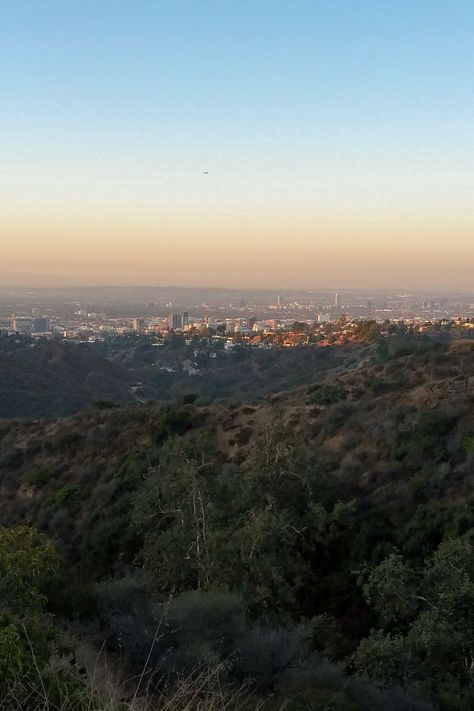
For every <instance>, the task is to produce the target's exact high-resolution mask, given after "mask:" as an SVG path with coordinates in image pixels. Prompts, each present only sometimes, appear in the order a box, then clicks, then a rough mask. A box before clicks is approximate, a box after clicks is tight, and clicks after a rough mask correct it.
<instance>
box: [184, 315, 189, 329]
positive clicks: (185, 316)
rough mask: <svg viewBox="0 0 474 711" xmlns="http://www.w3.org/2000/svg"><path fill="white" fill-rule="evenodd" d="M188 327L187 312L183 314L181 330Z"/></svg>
mask: <svg viewBox="0 0 474 711" xmlns="http://www.w3.org/2000/svg"><path fill="white" fill-rule="evenodd" d="M188 326H189V314H188V312H187V311H185V312H184V313H183V328H187V327H188Z"/></svg>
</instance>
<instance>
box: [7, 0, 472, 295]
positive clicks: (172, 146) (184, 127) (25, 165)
mask: <svg viewBox="0 0 474 711" xmlns="http://www.w3.org/2000/svg"><path fill="white" fill-rule="evenodd" d="M473 28H474V8H473V6H472V5H471V4H470V3H468V2H466V1H465V0H458V1H457V2H455V3H453V4H452V5H450V6H449V7H448V6H447V5H446V3H443V2H441V1H439V2H438V1H431V2H428V1H425V0H421V1H419V2H417V3H415V4H413V3H407V2H401V3H396V4H395V3H390V4H384V6H383V7H382V6H381V5H380V4H378V3H375V2H374V1H373V0H363V1H361V2H360V3H357V4H355V3H350V2H349V1H348V0H342V1H341V2H340V3H337V4H329V3H323V2H309V0H302V1H301V2H300V3H298V4H297V6H296V7H295V6H294V4H290V3H288V2H285V1H283V0H279V1H277V2H271V3H270V2H267V1H262V2H257V3H254V2H252V3H251V2H248V1H245V2H242V3H238V4H237V3H235V4H234V3H229V4H225V5H224V4H223V3H218V2H213V1H211V0H203V1H202V2H200V3H194V2H190V1H185V0H178V1H177V2H173V3H171V2H159V3H151V2H147V1H145V0H141V1H139V2H135V3H133V4H132V3H130V2H124V3H120V7H118V6H117V4H116V3H114V2H110V1H105V2H103V3H100V6H97V5H96V4H95V3H92V2H91V0H87V1H86V2H83V3H81V4H80V5H77V6H75V7H73V6H72V5H71V4H70V3H60V2H57V1H56V0H47V1H46V2H44V3H42V4H40V5H38V4H37V3H34V2H31V1H28V0H20V1H19V2H17V3H15V4H11V5H10V6H9V7H8V8H3V9H2V30H1V33H2V42H1V43H0V57H1V59H2V63H3V65H4V66H6V67H8V68H9V71H8V72H4V74H3V76H2V78H1V79H0V91H1V95H2V98H3V105H4V111H3V112H2V117H0V144H1V150H2V156H3V157H2V168H1V169H0V233H1V247H0V250H1V251H0V258H1V264H2V267H1V271H2V272H4V273H5V274H6V275H9V276H7V281H8V279H10V280H11V282H12V283H13V284H14V283H15V279H17V283H26V282H25V281H24V279H23V277H21V276H18V275H25V274H30V275H31V280H30V284H31V285H34V286H36V285H39V284H41V285H55V284H64V285H68V284H74V285H76V284H83V285H99V284H117V285H140V284H147V285H148V284H149V285H155V284H161V285H166V284H178V285H184V286H209V287H211V286H220V287H239V286H240V287H244V288H254V287H258V286H261V287H265V288H295V287H300V288H314V287H319V288H335V289H342V288H343V287H347V288H362V287H371V288H382V287H389V288H397V289H398V288H400V289H402V288H403V289H437V290H439V291H447V290H453V289H456V290H459V291H470V290H471V289H472V277H471V270H470V264H471V263H472V260H473V259H474V240H473V239H472V234H473V228H474V210H473V207H472V206H473V204H474V203H473V199H472V198H473V195H474V178H473V171H472V165H473V158H474V136H473V135H472V131H471V130H470V124H471V121H470V119H471V117H472V114H473V110H474V99H473V97H472V92H471V76H470V74H471V72H470V67H471V66H472V61H473V60H474V45H473V44H472V42H471V37H472V29H473ZM15 275H17V276H15Z"/></svg>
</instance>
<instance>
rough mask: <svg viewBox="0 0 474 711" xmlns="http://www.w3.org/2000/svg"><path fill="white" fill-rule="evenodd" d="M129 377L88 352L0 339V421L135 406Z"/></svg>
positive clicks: (47, 343) (60, 345)
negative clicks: (102, 405) (103, 405)
mask: <svg viewBox="0 0 474 711" xmlns="http://www.w3.org/2000/svg"><path fill="white" fill-rule="evenodd" d="M132 384H133V379H132V377H131V375H130V373H129V372H128V371H127V370H126V369H124V368H122V367H120V366H119V365H117V364H112V363H109V362H108V361H106V360H104V359H103V358H101V357H99V356H96V355H94V354H93V353H92V352H91V351H90V350H89V349H88V348H87V347H81V346H78V345H70V344H68V343H65V342H61V341H39V342H37V341H30V340H29V339H24V340H17V339H12V338H1V339H0V417H5V418H8V417H41V416H43V417H48V416H54V415H59V414H67V413H72V412H76V411H77V410H79V409H81V408H83V407H85V406H86V405H89V404H91V403H92V402H94V401H96V400H100V399H108V400H114V401H117V402H127V401H133V400H134V397H133V395H132V391H131V386H132Z"/></svg>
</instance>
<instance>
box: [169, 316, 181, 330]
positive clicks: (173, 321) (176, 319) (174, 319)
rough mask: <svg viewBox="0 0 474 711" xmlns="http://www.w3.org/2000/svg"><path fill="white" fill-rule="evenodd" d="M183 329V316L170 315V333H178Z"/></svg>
mask: <svg viewBox="0 0 474 711" xmlns="http://www.w3.org/2000/svg"><path fill="white" fill-rule="evenodd" d="M182 327H183V317H182V316H181V314H170V315H169V316H168V328H169V330H170V331H177V330H178V329H181V328H182Z"/></svg>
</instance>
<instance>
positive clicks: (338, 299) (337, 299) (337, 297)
mask: <svg viewBox="0 0 474 711" xmlns="http://www.w3.org/2000/svg"><path fill="white" fill-rule="evenodd" d="M340 305H341V295H340V294H336V295H335V296H334V306H336V308H337V307H338V306H340Z"/></svg>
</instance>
